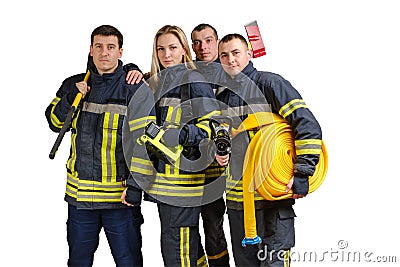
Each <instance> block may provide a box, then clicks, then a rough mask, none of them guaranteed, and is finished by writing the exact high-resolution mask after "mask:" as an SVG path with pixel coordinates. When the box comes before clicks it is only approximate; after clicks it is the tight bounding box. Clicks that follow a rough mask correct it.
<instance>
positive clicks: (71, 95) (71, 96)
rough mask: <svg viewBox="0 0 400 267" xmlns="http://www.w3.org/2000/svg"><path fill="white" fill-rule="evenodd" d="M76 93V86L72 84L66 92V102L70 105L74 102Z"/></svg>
mask: <svg viewBox="0 0 400 267" xmlns="http://www.w3.org/2000/svg"><path fill="white" fill-rule="evenodd" d="M78 93H79V90H78V88H77V87H76V86H73V88H71V90H70V91H69V93H68V94H67V100H68V103H69V104H70V105H72V103H73V102H74V100H75V97H76V95H77V94H78Z"/></svg>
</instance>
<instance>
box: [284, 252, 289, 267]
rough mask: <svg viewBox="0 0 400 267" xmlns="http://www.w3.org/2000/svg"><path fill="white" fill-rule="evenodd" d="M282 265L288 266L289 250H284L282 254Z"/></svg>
mask: <svg viewBox="0 0 400 267" xmlns="http://www.w3.org/2000/svg"><path fill="white" fill-rule="evenodd" d="M283 266H284V267H290V250H286V251H285V252H284V255H283Z"/></svg>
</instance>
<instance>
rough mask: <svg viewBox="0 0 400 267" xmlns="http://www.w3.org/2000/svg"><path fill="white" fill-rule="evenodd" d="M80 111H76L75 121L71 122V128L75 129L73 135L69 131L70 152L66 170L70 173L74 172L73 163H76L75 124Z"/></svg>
mask: <svg viewBox="0 0 400 267" xmlns="http://www.w3.org/2000/svg"><path fill="white" fill-rule="evenodd" d="M80 113H81V111H80V110H78V113H77V116H76V117H75V119H74V120H73V121H72V126H71V127H72V128H73V129H75V133H74V132H72V131H71V152H70V156H69V159H68V161H67V168H68V169H69V170H70V171H71V172H75V163H76V137H77V135H78V129H77V127H76V123H77V121H78V117H79V115H80Z"/></svg>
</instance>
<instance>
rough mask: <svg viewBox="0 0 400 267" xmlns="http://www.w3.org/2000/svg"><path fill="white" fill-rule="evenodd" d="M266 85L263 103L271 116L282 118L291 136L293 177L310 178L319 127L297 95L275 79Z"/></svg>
mask: <svg viewBox="0 0 400 267" xmlns="http://www.w3.org/2000/svg"><path fill="white" fill-rule="evenodd" d="M270 80H271V82H270V83H269V84H268V85H267V88H268V90H267V92H266V94H267V100H268V101H269V103H270V104H271V107H272V110H273V112H274V113H278V114H279V115H281V116H282V117H283V118H285V119H286V120H287V121H288V122H289V124H290V126H291V128H292V132H293V137H294V140H295V149H296V159H295V165H294V172H295V176H296V175H297V176H300V177H308V176H312V175H313V174H314V171H315V166H316V165H317V163H318V161H319V155H320V153H321V139H322V131H321V127H320V125H319V123H318V121H317V120H316V118H315V117H314V115H313V114H312V112H311V111H310V110H309V108H308V106H307V105H306V103H305V102H304V100H303V99H302V97H301V95H300V94H299V92H298V91H297V90H296V89H295V88H294V87H293V86H292V85H291V84H290V83H289V82H288V81H287V80H285V79H283V78H282V77H280V76H278V75H276V76H275V77H274V78H273V79H270Z"/></svg>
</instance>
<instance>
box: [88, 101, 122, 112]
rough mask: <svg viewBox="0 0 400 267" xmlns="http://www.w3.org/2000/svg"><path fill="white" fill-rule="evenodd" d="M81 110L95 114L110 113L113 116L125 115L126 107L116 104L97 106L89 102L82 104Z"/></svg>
mask: <svg viewBox="0 0 400 267" xmlns="http://www.w3.org/2000/svg"><path fill="white" fill-rule="evenodd" d="M82 110H83V111H87V112H91V113H96V114H101V113H104V112H110V113H113V114H120V115H126V112H127V107H126V106H124V105H118V104H97V103H91V102H83V105H82Z"/></svg>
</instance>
